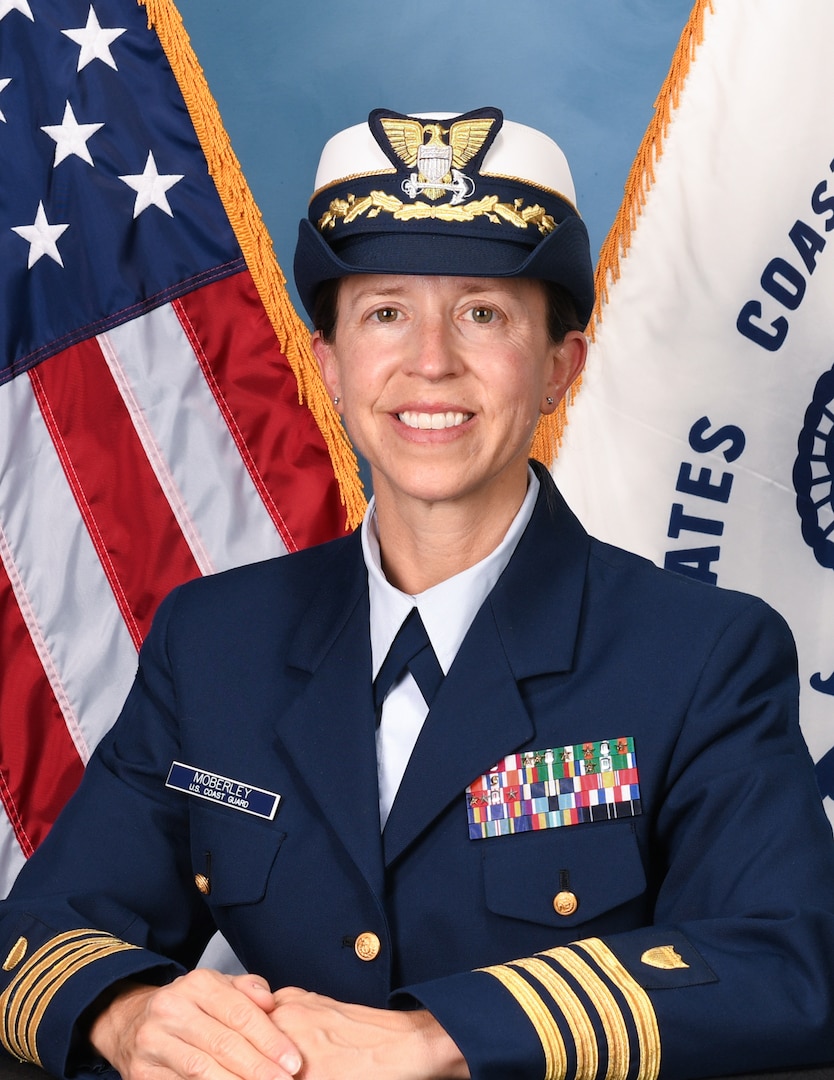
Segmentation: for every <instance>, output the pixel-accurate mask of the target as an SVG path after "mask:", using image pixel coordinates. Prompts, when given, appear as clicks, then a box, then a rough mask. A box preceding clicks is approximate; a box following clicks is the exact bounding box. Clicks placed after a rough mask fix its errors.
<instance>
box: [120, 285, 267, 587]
mask: <svg viewBox="0 0 834 1080" xmlns="http://www.w3.org/2000/svg"><path fill="white" fill-rule="evenodd" d="M106 339H107V343H106V344H104V345H103V350H104V355H105V357H106V359H107V362H108V364H109V365H110V366H111V370H113V368H114V367H115V368H117V370H118V372H119V374H118V377H117V378H116V382H117V385H118V386H119V389H120V391H121V393H122V396H123V398H124V400H125V403H126V405H127V407H128V410H129V411H130V413H131V416H132V417H134V424H135V425H136V427H137V432H138V433H139V435H140V438H142V437H143V432H144V433H145V435H144V437H145V438H146V439H149V440H151V441H152V443H153V445H154V447H156V448H158V451H159V453H160V454H161V456H162V459H163V461H164V462H165V465H164V466H163V467H162V468H161V469H160V466H159V461H158V457H157V455H156V454H149V458H150V461H151V465H152V466H153V467H154V469H155V471H156V474H157V477H158V479H159V481H160V484H161V485H162V488H163V491H165V493H166V495H167V496H168V498H169V501H170V502H171V506H172V510H173V512H174V514H175V516H176V517H177V520H178V522H179V523H180V525H181V527H182V528H183V533H184V534H185V537H186V539H187V540H188V542H189V544H190V546H191V549H192V551H193V552H194V553H195V558H196V559H197V562H198V564H199V565H200V566H201V569H202V565H203V562H202V560H204V559H205V560H207V561H208V562H209V563H210V564H211V565H212V566H213V567H214V569H215V570H225V569H227V568H229V567H231V566H237V565H240V564H243V563H250V562H255V561H256V560H258V559H267V558H271V557H272V556H275V555H285V554H286V548H285V547H284V545H283V543H282V542H281V538H280V536H279V535H278V533H277V531H276V529H275V526H274V525H273V523H272V520H271V519H270V517H269V514H268V513H267V511H266V508H265V506H264V504H263V501H262V500H261V498H260V496H259V495H258V492H257V491H256V489H255V487H254V485H253V484H252V480H251V478H250V476H249V473H248V472H247V470H246V467H245V465H244V463H243V460H242V459H241V456H240V453H239V452H238V449H237V447H236V446H235V443H234V440H233V439H232V437H231V435H230V433H229V429H228V427H227V426H226V424H225V422H224V420H223V417H222V415H221V414H220V411H219V409H218V408H217V404H216V402H215V400H214V397H213V395H212V393H211V390H210V389H209V386H208V384H207V383H206V380H205V378H204V377H203V374H202V371H201V370H200V367H199V364H197V363H196V362H195V359H194V351H193V349H192V347H191V344H190V342H189V341H188V338H187V336H186V334H185V332H184V330H183V328H182V326H181V325H180V322H179V319H178V318H177V316H176V313H175V312H174V311H173V309H172V308H171V306H170V305H169V304H166V305H165V306H164V307H161V308H157V309H155V310H154V311H152V312H150V313H149V314H147V315H142V316H141V317H140V318H138V319H134V320H133V321H132V322H129V323H124V324H122V325H121V326H118V327H116V328H115V329H114V330H111V331H109V332H108V334H107V335H106ZM137 410H138V411H139V412H140V413H141V418H142V419H141V422H139V423H137V420H136V413H137ZM145 447H146V451H147V449H148V445H147V443H145ZM183 504H184V505H183ZM195 549H196V550H195ZM197 551H200V552H201V553H202V554H201V555H200V556H198V555H197ZM204 572H205V571H204Z"/></svg>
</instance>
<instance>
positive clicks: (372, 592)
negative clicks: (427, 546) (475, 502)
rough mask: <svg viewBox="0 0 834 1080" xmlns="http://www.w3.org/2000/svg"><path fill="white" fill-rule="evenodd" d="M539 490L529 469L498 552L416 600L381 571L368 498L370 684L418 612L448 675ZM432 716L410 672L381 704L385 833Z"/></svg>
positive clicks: (365, 527) (365, 543)
mask: <svg viewBox="0 0 834 1080" xmlns="http://www.w3.org/2000/svg"><path fill="white" fill-rule="evenodd" d="M538 491H539V481H538V480H537V479H536V476H535V474H534V473H533V471H532V469H528V482H527V495H526V496H525V499H524V502H523V503H522V504H521V507H520V508H519V511H518V513H517V514H516V516H515V517H514V518H513V520H512V522H511V524H510V527H509V528H508V529H507V532H506V533H505V535H504V539H503V540H502V541H501V543H500V544H499V545H498V547H496V548H495V549H494V550H493V551H491V552H490V554H489V555H487V557H486V558H485V559H481V561H480V562H478V563H475V565H474V566H470V567H469V568H468V569H467V570H463V571H461V573H459V574H455V576H454V577H451V578H448V579H447V580H446V581H441V582H440V584H439V585H433V586H432V587H431V588H430V589H426V590H425V592H421V593H418V594H417V595H416V596H410V595H409V594H408V593H404V592H401V591H400V590H399V589H397V588H395V587H394V586H393V585H392V584H391V583H390V582H389V581H388V579H387V578H386V577H385V574H384V573H383V571H382V561H381V558H380V550H379V532H378V528H377V521H376V503H375V500H374V499H373V498H372V499H371V501H370V503H369V504H368V509H367V512H366V513H365V518H364V520H363V522H362V532H361V536H362V554H363V555H364V558H365V565H366V566H367V568H368V589H369V599H370V607H371V664H372V674H373V678H376V676H377V672H378V671H379V669H380V667H381V666H382V662H383V660H384V659H385V657H386V656H387V654H388V650H389V649H390V648H391V644H392V642H393V640H394V638H395V637H396V636H397V632H398V631H399V629H400V627H401V626H402V624H403V620H404V619H405V617H406V615H408V613H409V611H411V609H412V608H413V607H416V608H417V609H418V610H419V612H420V617H421V619H422V620H423V625H424V626H425V628H426V633H427V634H428V635H429V640H430V641H431V643H432V646H433V648H434V651H435V654H436V655H437V659H438V661H439V663H440V666H441V668H442V669H443V674H444V675H445V674H446V673H447V672H448V671H449V668H450V667H451V666H452V661H453V660H454V659H455V657H456V656H457V652H458V649H459V648H460V645H461V642H462V641H463V639H464V637H465V636H466V632H467V630H468V629H469V627H470V626H471V624H472V620H473V619H474V618H475V615H476V614H477V612H478V609H479V608H480V606H481V604H483V602H484V600H485V599H486V598H487V596H488V595H489V593H490V591H491V590H492V588H493V586H494V585H495V583H496V581H498V578H499V577H500V576H501V574H502V572H503V570H504V568H505V567H506V565H507V563H508V562H509V561H510V558H511V557H512V554H513V552H514V551H515V548H516V545H517V543H518V541H519V539H520V538H521V534H522V533H523V532H524V530H525V528H526V527H527V523H528V522H529V520H530V518H531V516H532V514H533V507H534V505H535V502H536V496H537V495H538ZM428 711H429V710H428V707H427V705H426V703H425V701H424V699H423V695H422V694H421V693H420V690H419V688H418V686H417V683H416V682H415V681H414V677H413V676H412V675H411V673H410V672H406V673H405V675H404V676H403V677H402V678H401V679H400V680H399V682H397V683H395V684H394V686H393V687H392V688H391V690H390V691H389V693H388V695H387V696H386V698H385V701H384V702H383V705H382V718H381V721H380V725H379V728H378V729H377V734H376V758H377V771H378V775H379V817H380V825H381V827H382V828H384V827H385V822H386V821H387V820H388V814H389V813H390V810H391V806H392V804H393V802H394V798H395V796H396V794H397V791H398V789H399V786H400V781H401V780H402V777H403V773H404V772H405V768H406V765H408V759H409V758H410V757H411V752H412V750H413V749H414V744H415V743H416V742H417V737H418V736H419V734H420V730H421V728H422V726H423V723H424V721H425V719H426V716H427V715H428Z"/></svg>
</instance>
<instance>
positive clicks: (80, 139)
mask: <svg viewBox="0 0 834 1080" xmlns="http://www.w3.org/2000/svg"><path fill="white" fill-rule="evenodd" d="M0 90H2V86H0ZM102 127H104V124H79V123H78V121H77V120H76V119H75V113H74V112H73V111H72V105H70V103H69V102H67V104H66V107H65V109H64V119H63V120H62V121H61V123H60V124H47V125H46V126H45V127H42V128H41V131H45V132H46V134H47V135H48V136H49V137H50V139H54V140H55V161H54V163H53V165H52V168H53V169H54V168H55V166H56V165H60V164H61V162H62V161H63V160H64V159H65V158H68V157H70V155H72V154H75V155H76V157H80V158H81V159H82V160H84V161H86V162H87V164H88V165H92V164H93V159H92V158H91V157H90V151H89V150H88V149H87V140H88V139H89V138H90V137H91V136H92V135H95V133H96V132H97V131H98V129H99V128H102Z"/></svg>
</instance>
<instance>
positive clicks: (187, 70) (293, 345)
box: [137, 0, 365, 529]
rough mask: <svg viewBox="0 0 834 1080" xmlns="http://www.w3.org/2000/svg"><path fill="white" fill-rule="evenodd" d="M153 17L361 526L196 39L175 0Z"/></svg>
mask: <svg viewBox="0 0 834 1080" xmlns="http://www.w3.org/2000/svg"><path fill="white" fill-rule="evenodd" d="M137 3H138V4H139V5H140V6H144V7H145V9H146V11H147V16H148V28H149V29H154V30H156V33H157V35H158V37H159V40H160V43H161V45H162V48H163V49H164V50H165V55H166V56H167V58H168V62H169V64H170V65H171V68H172V70H173V72H174V76H175V78H176V80H177V82H178V83H179V87H180V90H181V92H182V96H183V98H184V99H185V104H186V106H187V108H188V112H189V114H190V116H191V122H192V123H193V124H194V130H195V131H196V132H197V137H198V139H199V140H200V145H201V147H202V149H203V153H204V154H205V156H206V160H207V161H208V167H209V173H210V175H211V177H212V179H213V180H214V183H215V185H216V187H217V191H218V193H219V195H220V199H221V201H222V203H223V206H224V208H225V210H226V213H227V215H228V217H229V221H230V222H231V224H232V228H233V229H234V231H235V235H236V236H237V240H238V243H239V244H240V247H241V251H242V252H243V256H244V258H245V260H246V265H247V266H248V267H249V272H250V273H251V275H252V278H253V280H254V282H255V287H256V288H257V290H258V293H259V294H260V297H261V300H262V301H263V305H264V308H265V309H266V312H267V315H268V316H269V319H270V322H271V323H272V326H273V327H274V329H275V333H276V336H277V338H278V342H279V344H280V346H281V350H282V351H283V353H284V355H285V356H286V358H287V361H288V363H289V365H290V368H291V369H292V371H293V374H294V375H295V378H296V381H297V383H298V400H299V402H300V403H304V402H305V401H306V403H307V406H308V408H309V409H310V412H311V413H312V414H313V418H314V419H315V421H316V423H317V424H318V427H319V430H320V431H321V433H322V435H323V437H324V441H325V443H326V444H327V449H328V451H329V453H330V459H331V461H332V463H333V471H334V473H335V475H336V480H337V482H338V484H339V490H340V492H341V499H342V505H343V506H344V507H345V512H346V516H347V527H348V528H349V529H352V528H355V527H356V525H358V524H359V522H360V521H361V520H362V515H363V514H364V512H365V496H364V493H363V491H362V484H361V481H360V479H359V465H358V462H357V460H356V454H355V453H354V451H353V447H352V446H351V444H350V441H349V439H348V437H347V433H346V431H345V429H344V427H343V426H342V423H341V420H340V419H339V415H338V413H337V412H336V410H335V409H334V407H333V403H332V402H331V401H330V398H329V396H328V394H327V392H326V390H325V387H324V383H323V382H322V379H321V375H320V374H319V370H318V365H317V364H316V361H315V357H314V356H313V353H312V350H311V349H310V346H309V336H310V335H309V331H308V330H307V327H306V326H305V325H304V323H303V322H302V320H301V319H300V318H299V316H298V313H297V312H296V310H295V308H294V307H293V305H292V302H291V301H290V297H289V294H288V293H287V290H286V288H285V285H286V278H285V277H284V274H283V273H282V271H281V268H280V266H279V265H278V262H277V260H276V258H275V252H274V250H273V247H272V241H271V239H270V237H269V234H268V232H267V230H266V226H265V225H264V223H263V218H262V217H261V212H260V210H259V209H258V207H257V205H256V203H255V200H254V198H253V197H252V193H251V191H250V190H249V185H248V184H247V183H246V180H245V179H244V176H243V173H242V170H241V167H240V162H239V161H238V159H237V156H236V155H235V153H234V151H233V150H232V147H231V143H230V141H229V136H228V135H227V133H226V130H225V128H224V126H223V121H222V120H221V118H220V112H219V110H218V108H217V102H216V101H215V100H214V98H213V97H212V95H211V92H210V91H209V88H208V84H207V83H206V78H205V75H204V73H203V69H202V68H201V67H200V64H199V62H198V61H197V57H196V56H195V54H194V50H193V49H192V48H191V42H190V40H189V37H188V34H187V33H186V30H185V27H184V25H183V22H182V17H181V16H180V13H179V12H178V11H177V9H176V7H175V5H174V3H173V0H137Z"/></svg>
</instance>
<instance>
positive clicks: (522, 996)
mask: <svg viewBox="0 0 834 1080" xmlns="http://www.w3.org/2000/svg"><path fill="white" fill-rule="evenodd" d="M480 970H481V971H485V972H486V973H487V974H488V975H492V976H493V977H494V978H496V979H497V980H498V981H499V982H500V983H501V985H502V986H503V987H504V988H505V989H506V990H509V992H510V993H511V994H512V995H513V997H514V998H515V999H516V1001H517V1002H518V1004H519V1005H520V1006H521V1008H522V1009H523V1010H524V1012H525V1013H526V1014H527V1019H528V1020H529V1021H530V1023H531V1024H532V1025H533V1027H534V1028H535V1031H536V1034H537V1035H538V1037H539V1039H540V1041H541V1044H542V1050H543V1051H544V1061H545V1073H544V1075H545V1080H564V1077H565V1074H566V1073H567V1071H568V1058H567V1052H566V1050H565V1042H564V1039H563V1038H562V1033H561V1031H560V1030H559V1028H558V1025H557V1024H556V1021H555V1019H554V1018H553V1016H552V1015H551V1013H550V1010H549V1009H548V1008H547V1006H546V1005H545V1003H544V1002H543V1001H542V999H541V997H540V996H539V994H537V993H536V991H535V990H534V989H533V987H532V986H531V985H530V984H529V983H528V982H527V980H526V979H525V978H524V976H523V975H520V974H519V973H518V972H517V971H514V970H513V969H512V968H511V967H508V966H506V965H503V964H497V965H496V966H495V967H488V968H481V969H480Z"/></svg>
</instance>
